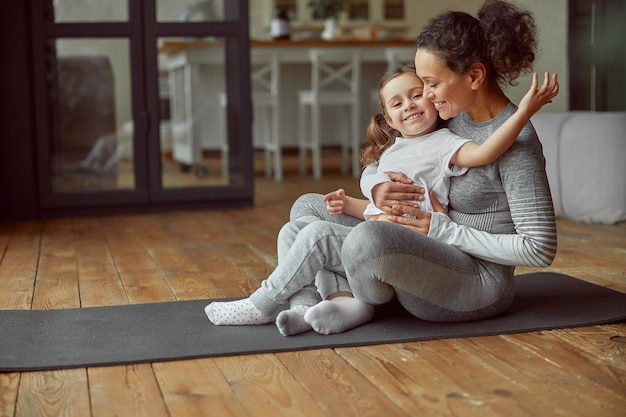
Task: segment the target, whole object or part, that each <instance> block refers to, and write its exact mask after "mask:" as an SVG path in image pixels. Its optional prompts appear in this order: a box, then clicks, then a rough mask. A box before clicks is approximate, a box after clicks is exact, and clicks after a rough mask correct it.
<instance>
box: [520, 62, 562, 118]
mask: <svg viewBox="0 0 626 417" xmlns="http://www.w3.org/2000/svg"><path fill="white" fill-rule="evenodd" d="M538 85H539V76H538V75H537V73H536V72H535V73H533V79H532V83H531V85H530V89H529V90H528V92H527V93H526V94H525V95H524V97H522V100H521V101H520V103H519V106H518V109H519V110H521V111H525V112H526V113H527V114H528V115H529V116H532V115H533V114H535V113H536V112H537V111H539V109H541V107H542V106H543V105H544V104H548V103H552V99H553V98H554V97H556V95H557V94H558V93H559V82H558V81H557V76H556V74H552V77H550V73H549V72H546V73H545V74H544V79H543V85H542V86H541V87H539V86H538Z"/></svg>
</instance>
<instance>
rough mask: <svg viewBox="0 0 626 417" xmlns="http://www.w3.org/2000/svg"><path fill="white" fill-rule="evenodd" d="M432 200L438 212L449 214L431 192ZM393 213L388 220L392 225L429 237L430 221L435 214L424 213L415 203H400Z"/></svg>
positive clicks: (396, 205)
mask: <svg viewBox="0 0 626 417" xmlns="http://www.w3.org/2000/svg"><path fill="white" fill-rule="evenodd" d="M430 200H431V202H432V205H433V208H434V210H435V211H436V212H439V213H444V214H447V212H446V210H445V209H444V208H443V206H442V205H441V203H439V200H437V198H436V197H435V193H433V192H432V191H431V192H430ZM391 210H392V211H391V212H390V213H393V214H391V215H390V216H389V218H388V220H389V221H390V222H392V223H396V224H399V225H402V226H404V227H406V228H408V229H411V230H413V231H414V232H417V233H421V234H423V235H426V236H428V232H429V231H430V221H431V219H432V217H433V214H432V213H431V212H429V211H422V210H420V209H419V206H418V205H417V204H414V203H407V202H398V203H396V204H394V205H393V206H392V208H391Z"/></svg>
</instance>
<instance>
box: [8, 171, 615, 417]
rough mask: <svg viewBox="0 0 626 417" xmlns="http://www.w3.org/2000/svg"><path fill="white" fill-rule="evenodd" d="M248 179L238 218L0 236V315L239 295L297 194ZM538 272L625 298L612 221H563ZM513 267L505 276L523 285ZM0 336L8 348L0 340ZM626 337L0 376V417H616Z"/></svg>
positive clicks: (45, 225)
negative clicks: (249, 191)
mask: <svg viewBox="0 0 626 417" xmlns="http://www.w3.org/2000/svg"><path fill="white" fill-rule="evenodd" d="M339 186H342V187H344V188H346V189H347V190H348V192H351V193H353V194H358V186H357V183H356V181H355V180H353V179H351V178H346V177H341V176H339V175H338V174H330V175H327V176H326V177H325V179H324V180H323V181H313V180H311V179H310V177H303V176H302V177H301V176H298V175H296V174H295V173H289V172H288V173H287V177H286V179H285V181H284V182H283V183H280V184H277V183H274V182H273V181H268V180H266V179H264V178H262V177H260V176H259V177H258V178H257V185H256V205H255V207H254V208H250V209H240V210H219V211H193V212H171V213H159V214H146V215H116V216H101V217H87V218H63V219H55V220H49V221H44V222H23V223H17V224H10V225H0V256H1V260H0V309H62V308H70V307H79V306H82V307H87V306H102V305H120V304H134V303H150V302H158V301H172V300H188V299H196V298H207V297H211V298H213V297H231V296H244V295H247V294H250V293H251V292H252V291H253V290H254V289H256V288H257V287H258V285H259V282H260V281H261V280H262V279H263V278H265V277H266V276H267V274H268V273H269V272H270V271H271V270H272V269H273V267H274V266H275V264H276V252H275V247H276V245H275V241H276V235H277V232H278V230H279V228H280V226H281V225H282V224H283V223H284V222H285V221H286V219H287V217H288V212H289V207H290V205H291V203H292V202H293V200H294V199H295V198H296V197H297V196H298V195H299V194H301V193H302V192H304V191H314V192H326V191H329V190H332V189H335V188H337V187H339ZM558 230H559V251H558V256H557V259H556V261H555V262H554V264H553V266H552V267H551V268H550V270H552V271H558V272H563V273H567V274H570V275H574V276H577V277H580V278H582V279H585V280H588V281H591V282H595V283H597V284H600V285H603V286H607V287H611V288H614V289H616V290H619V291H622V292H626V272H625V271H626V224H620V225H617V226H599V225H586V224H581V223H576V222H571V221H564V220H561V221H559V223H558ZM532 271H533V269H531V268H519V269H518V273H524V272H532ZM0 337H10V335H1V336H0ZM625 355H626V324H623V323H622V324H611V325H605V326H592V327H586V328H576V329H567V330H555V331H542V332H534V333H524V334H515V335H505V336H492V337H481V338H466V339H452V340H436V341H429V342H420V343H403V344H391V345H382V346H368V347H359V348H340V349H320V350H311V351H303V352H287V353H279V354H264V355H249V356H236V357H225V358H213V359H199V360H188V361H175V362H163V363H154V364H139V365H129V366H112V367H100V368H87V369H70V370H59V371H46V372H24V373H0V416H11V417H14V416H19V417H31V416H80V417H84V416H93V417H109V416H111V417H112V416H132V417H138V416H146V417H160V416H169V417H195V416H220V417H224V416H238V417H239V416H272V417H277V416H289V417H294V416H307V417H311V416H341V417H343V416H359V417H363V416H385V417H393V416H403V417H414V416H418V415H419V416H480V417H484V416H506V417H513V416H538V417H545V416H581V417H590V416H594V417H601V416H606V417H608V416H615V417H617V416H621V417H623V416H624V415H626V411H625V410H626V356H625Z"/></svg>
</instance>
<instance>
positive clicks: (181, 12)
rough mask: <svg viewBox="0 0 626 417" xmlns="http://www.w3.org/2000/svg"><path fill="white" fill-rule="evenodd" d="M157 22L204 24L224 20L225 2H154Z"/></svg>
mask: <svg viewBox="0 0 626 417" xmlns="http://www.w3.org/2000/svg"><path fill="white" fill-rule="evenodd" d="M156 1H157V21H159V22H172V21H176V22H206V21H216V20H224V1H227V0H156Z"/></svg>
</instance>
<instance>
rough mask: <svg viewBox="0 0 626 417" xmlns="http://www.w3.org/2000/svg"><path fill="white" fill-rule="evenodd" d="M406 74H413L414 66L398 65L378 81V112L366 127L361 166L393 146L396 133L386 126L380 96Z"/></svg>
mask: <svg viewBox="0 0 626 417" xmlns="http://www.w3.org/2000/svg"><path fill="white" fill-rule="evenodd" d="M407 72H410V73H413V74H415V66H414V65H409V64H406V65H400V66H398V67H396V68H393V69H391V70H389V71H387V72H386V73H385V75H383V76H382V78H381V79H380V83H379V84H378V107H379V112H378V113H376V114H375V115H373V116H372V118H371V120H370V123H369V125H368V126H367V140H368V143H366V144H365V145H364V146H363V151H362V153H361V163H362V164H363V165H369V164H371V163H374V162H376V161H378V159H380V155H382V153H383V152H384V151H385V149H387V148H388V147H389V146H391V145H392V144H393V141H394V138H395V137H396V136H397V131H396V130H395V129H394V128H392V127H391V126H389V124H387V121H386V120H385V115H386V114H387V111H386V109H385V103H384V102H383V98H382V97H381V95H380V92H381V91H382V89H383V87H385V85H387V83H388V82H389V81H391V80H393V79H394V78H396V77H398V76H400V75H402V74H405V73H407Z"/></svg>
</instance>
